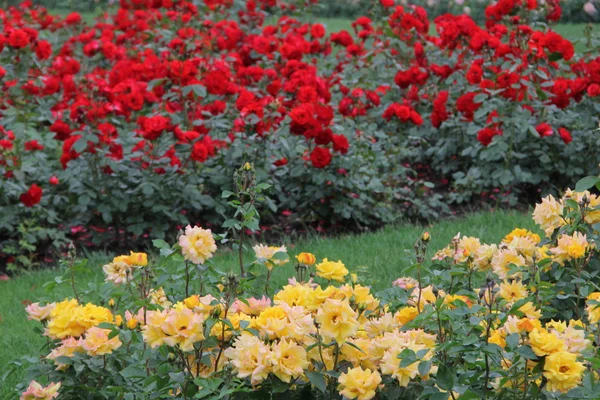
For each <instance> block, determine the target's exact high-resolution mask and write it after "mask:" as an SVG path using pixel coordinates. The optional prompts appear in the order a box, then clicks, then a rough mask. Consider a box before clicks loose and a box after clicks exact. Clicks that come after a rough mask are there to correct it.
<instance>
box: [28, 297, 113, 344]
mask: <svg viewBox="0 0 600 400" xmlns="http://www.w3.org/2000/svg"><path fill="white" fill-rule="evenodd" d="M49 307H51V310H49V309H48V308H49ZM47 311H49V312H48V313H47V317H46V318H44V319H46V320H47V326H46V333H45V334H46V335H47V336H48V337H50V338H52V339H64V338H66V337H69V336H72V337H80V336H81V335H83V333H85V332H86V331H87V330H88V329H90V328H91V327H93V326H96V325H99V324H101V323H103V322H108V323H112V322H113V320H114V317H113V314H112V312H111V311H110V310H109V309H108V308H104V307H100V306H96V305H94V304H91V303H88V304H86V305H80V304H79V303H78V302H77V300H75V299H70V300H64V301H61V302H60V303H52V304H50V305H48V306H46V307H45V311H44V314H46V312H47ZM30 317H33V318H41V317H40V316H39V315H36V314H34V316H32V314H30Z"/></svg>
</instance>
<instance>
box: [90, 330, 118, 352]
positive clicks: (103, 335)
mask: <svg viewBox="0 0 600 400" xmlns="http://www.w3.org/2000/svg"><path fill="white" fill-rule="evenodd" d="M110 332H111V331H110V329H101V328H98V327H92V328H90V329H88V331H87V332H86V334H85V338H84V339H83V342H82V343H81V347H82V348H83V349H84V350H85V351H86V352H87V353H88V355H90V356H103V355H105V354H110V353H112V352H113V350H116V349H118V348H119V347H121V345H122V343H121V340H119V336H118V335H117V336H115V337H113V338H111V339H109V338H108V335H109V334H110Z"/></svg>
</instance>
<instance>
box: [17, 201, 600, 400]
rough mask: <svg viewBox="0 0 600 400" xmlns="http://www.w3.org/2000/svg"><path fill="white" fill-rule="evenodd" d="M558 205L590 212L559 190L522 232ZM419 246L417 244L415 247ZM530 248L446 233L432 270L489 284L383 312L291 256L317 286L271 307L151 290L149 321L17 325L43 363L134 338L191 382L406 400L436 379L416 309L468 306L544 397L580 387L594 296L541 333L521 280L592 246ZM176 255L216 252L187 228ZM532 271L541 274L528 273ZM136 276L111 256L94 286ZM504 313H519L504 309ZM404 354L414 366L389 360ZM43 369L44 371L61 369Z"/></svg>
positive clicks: (259, 253)
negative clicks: (127, 335)
mask: <svg viewBox="0 0 600 400" xmlns="http://www.w3.org/2000/svg"><path fill="white" fill-rule="evenodd" d="M569 199H574V200H576V201H577V202H578V203H581V204H583V205H590V204H596V205H598V204H600V200H599V199H598V198H597V197H596V196H594V195H592V194H590V193H589V192H586V193H574V192H571V191H569V192H567V194H566V195H565V197H564V198H563V199H561V200H555V199H554V198H552V197H551V196H550V197H548V198H546V199H544V201H543V202H542V203H541V204H539V205H538V206H537V207H536V209H535V212H534V220H535V221H536V222H537V223H538V224H539V225H540V227H541V228H542V229H543V230H544V232H545V233H546V235H547V236H548V237H551V236H552V235H553V234H554V233H555V231H556V230H557V229H559V228H561V227H562V226H564V225H565V224H568V223H569V221H567V220H566V219H565V218H564V215H563V214H564V213H563V209H564V207H565V202H566V201H568V200H569ZM590 207H593V206H590ZM588 220H589V221H588ZM585 221H586V222H588V223H592V222H598V221H600V214H598V213H597V212H596V211H592V212H589V213H587V214H586V215H585ZM428 239H429V236H428V235H424V236H423V238H422V241H424V242H427V241H428ZM541 243H542V239H541V238H540V236H539V235H537V234H535V233H533V232H531V231H529V230H526V229H515V230H513V231H512V232H510V233H509V234H508V235H506V237H505V238H504V239H503V240H502V241H501V243H499V244H483V243H481V242H480V240H479V239H478V238H474V237H463V236H460V234H459V235H457V236H456V237H455V238H454V239H453V240H452V242H451V244H450V245H449V246H448V247H446V248H444V249H442V250H440V251H438V252H437V253H436V254H435V255H434V256H433V259H434V260H436V261H441V262H448V263H450V264H454V265H457V264H460V265H464V266H466V267H467V268H468V269H469V270H470V271H473V272H484V273H485V274H488V277H490V276H493V277H495V278H494V279H493V281H494V282H498V283H497V284H496V283H494V284H491V285H487V287H484V288H481V289H471V288H470V283H469V290H470V291H469V290H464V289H463V290H462V291H461V292H460V294H447V293H445V292H444V290H442V289H441V288H435V287H433V286H432V285H428V286H425V285H420V284H419V281H418V280H416V279H415V278H413V277H401V278H399V279H398V280H396V281H395V282H394V283H393V285H394V286H397V287H400V288H402V289H405V290H406V291H407V296H408V301H407V302H406V304H405V305H404V306H403V307H400V308H399V309H396V310H395V311H390V309H389V307H388V306H387V305H382V304H381V303H380V300H378V299H377V298H376V297H375V296H373V294H372V293H371V290H370V288H369V287H366V286H362V285H360V284H358V283H357V279H356V276H355V275H354V274H350V279H349V282H348V283H346V280H347V278H348V275H349V271H348V269H347V268H346V266H345V265H344V263H343V262H341V261H329V260H328V259H327V258H325V259H323V260H322V261H321V262H320V263H318V262H317V258H316V257H315V255H313V254H311V253H300V254H298V255H297V256H296V260H297V269H302V268H304V269H311V270H313V269H314V274H313V275H312V276H316V277H319V278H322V279H324V280H325V281H327V283H328V284H327V285H325V286H321V285H319V284H318V283H316V282H314V281H313V279H310V280H308V281H304V280H302V279H301V278H300V279H301V280H296V279H295V278H294V279H290V280H289V283H288V284H287V285H285V286H283V287H282V288H281V289H280V290H279V291H278V292H276V293H275V294H274V296H273V297H272V299H271V298H269V297H266V296H263V297H262V298H245V299H242V298H237V299H232V298H229V299H228V298H227V296H226V295H225V294H223V296H222V297H215V296H213V295H210V294H208V295H201V294H194V295H191V296H188V297H187V298H185V299H182V300H181V301H175V300H176V296H175V295H174V294H171V293H170V294H169V296H167V294H166V293H165V291H164V290H163V288H161V287H158V288H154V289H152V290H149V291H148V292H147V296H148V297H149V299H150V301H151V303H153V304H155V305H156V307H155V309H152V310H150V309H146V308H145V307H142V308H141V309H138V310H135V312H130V311H125V313H124V314H123V316H121V315H113V313H112V312H111V310H110V309H108V308H104V307H100V306H96V305H93V304H89V303H88V304H85V305H83V304H79V302H78V301H77V300H74V299H71V300H69V299H67V300H64V301H62V302H59V303H52V304H48V305H46V306H40V305H39V304H37V303H36V304H32V305H30V306H29V307H28V308H27V311H28V313H29V315H30V319H35V320H38V321H41V322H43V323H44V324H45V328H46V331H45V334H46V335H47V336H48V337H49V338H51V339H54V340H56V341H57V343H59V344H58V345H57V346H56V347H55V348H54V349H53V350H52V351H51V353H50V354H49V355H48V356H47V357H48V359H51V360H56V359H57V358H59V357H73V355H74V354H76V353H82V354H87V355H89V356H91V357H96V356H103V355H107V354H110V353H111V352H113V351H115V350H117V349H119V347H120V346H121V345H122V343H121V341H120V339H119V336H118V335H116V336H115V335H114V334H112V335H111V330H110V329H103V328H100V327H98V325H100V324H102V323H108V324H114V326H115V327H119V328H118V329H129V330H132V331H137V332H139V333H140V334H141V335H142V337H143V340H144V341H145V343H146V345H147V346H149V347H150V348H152V349H155V348H158V347H160V346H168V347H169V348H170V349H171V350H172V352H173V353H174V354H175V355H176V356H177V357H175V358H174V359H175V360H178V361H177V362H181V363H182V368H183V369H184V370H185V371H186V372H187V373H189V374H190V375H192V376H194V377H203V378H206V377H210V376H211V375H212V374H215V373H223V372H226V373H232V374H234V375H235V376H237V377H238V378H241V379H247V380H248V382H249V383H250V384H251V385H252V386H254V387H256V386H258V385H261V384H262V383H263V382H264V381H265V380H267V379H268V378H269V377H270V376H274V377H277V378H278V379H279V380H280V381H282V382H286V383H289V384H294V383H301V382H304V383H307V382H309V381H310V379H309V375H310V374H311V373H312V372H313V371H321V372H322V371H333V370H339V371H340V374H339V376H338V378H337V383H336V385H337V389H338V392H339V394H340V395H342V396H344V397H345V398H348V399H359V400H369V399H372V398H374V397H375V396H376V394H377V391H378V390H379V389H380V388H381V387H382V381H383V379H384V377H385V376H387V377H389V378H388V379H387V382H389V381H390V380H394V382H395V383H396V384H397V385H399V386H401V387H407V386H409V384H410V383H411V381H414V380H425V379H428V378H429V377H431V376H435V374H436V373H437V371H438V366H437V365H435V363H432V362H431V361H432V360H433V357H434V356H435V353H436V351H437V350H438V347H437V346H438V340H440V339H439V338H440V336H439V335H441V334H442V332H441V327H440V329H439V330H437V331H434V330H431V329H423V328H422V326H425V325H420V323H419V324H415V319H416V318H417V317H418V316H419V315H420V314H421V313H422V312H424V310H425V309H426V308H427V307H430V308H431V307H442V308H446V309H450V310H453V309H455V308H457V307H464V306H466V307H468V308H472V307H473V306H474V305H476V304H477V305H478V307H479V308H478V310H480V311H477V315H479V316H481V317H482V319H483V321H482V322H481V327H480V328H481V329H480V331H481V332H484V333H482V337H484V340H487V342H488V343H491V344H495V345H497V346H499V347H500V348H501V349H503V351H504V352H505V354H510V353H509V350H510V347H511V345H509V344H507V341H509V340H508V339H509V337H512V338H513V339H511V342H513V345H514V337H515V336H516V337H518V345H520V346H529V347H530V348H531V351H532V352H533V353H534V354H535V356H537V359H536V361H532V360H528V361H526V362H525V361H523V360H521V361H519V362H521V363H525V364H524V365H522V366H521V368H524V369H525V370H527V371H533V370H534V369H535V368H536V366H539V367H540V368H541V371H542V372H541V376H543V379H544V383H543V386H544V387H545V389H546V390H550V391H558V392H568V391H569V390H571V389H573V388H575V387H576V386H578V385H580V383H581V381H582V376H583V374H584V372H585V371H586V369H587V367H586V364H585V362H584V357H583V355H584V353H585V352H586V351H589V350H590V349H592V348H593V344H592V340H591V339H592V338H591V336H590V329H589V328H590V326H592V325H598V324H599V323H600V307H597V304H598V303H600V292H594V293H591V294H589V295H588V304H587V307H586V315H585V317H587V322H589V324H588V325H586V323H584V322H583V320H576V319H571V320H568V321H555V320H550V321H547V322H543V321H546V320H542V321H540V319H541V318H542V310H541V308H542V307H543V306H544V305H543V304H541V303H540V302H539V301H527V300H529V299H531V298H532V296H533V295H534V294H536V288H535V286H533V285H531V284H530V283H527V282H529V281H525V280H524V279H525V278H524V277H526V276H527V277H530V276H534V275H535V273H536V271H535V269H536V268H538V264H539V265H543V266H542V267H540V268H542V269H544V268H546V269H547V268H549V267H548V266H549V265H551V264H552V263H555V265H560V266H565V265H566V264H567V263H568V264H569V265H570V266H574V268H575V269H577V268H583V266H584V265H585V260H586V259H587V258H588V257H589V255H590V254H591V253H592V252H593V251H594V250H595V244H594V243H593V242H590V241H588V238H587V236H586V235H585V234H582V233H579V232H574V233H572V234H570V235H567V234H561V235H559V236H558V237H556V240H551V241H548V243H552V244H546V245H542V244H541ZM179 246H180V248H181V253H182V255H183V257H184V258H185V260H187V261H189V262H192V263H195V264H203V263H205V262H206V261H207V260H209V259H210V258H211V257H212V256H213V254H214V252H215V251H216V243H215V241H214V239H213V236H212V233H211V232H210V230H206V229H202V228H199V227H193V228H192V227H190V226H188V227H187V228H186V230H185V232H183V233H182V234H181V235H180V237H179ZM253 249H254V252H255V255H256V260H257V263H259V264H262V265H264V266H266V268H267V269H268V270H269V273H270V271H271V269H273V268H275V267H281V266H283V265H285V264H286V263H289V258H288V257H287V249H286V248H285V246H281V247H276V246H265V245H256V246H255V247H254V248H253ZM278 254H279V255H278ZM542 260H548V261H550V262H546V263H540V261H542ZM147 265H148V259H147V256H146V254H144V253H131V254H130V255H128V256H119V257H116V258H115V259H114V260H113V261H112V262H111V263H109V264H107V265H106V266H104V272H105V274H106V280H107V281H108V282H112V283H114V284H118V285H122V284H125V285H130V284H133V283H132V279H134V273H133V272H134V271H135V270H136V269H140V268H144V267H145V266H147ZM526 272H527V274H526ZM299 276H302V275H301V274H300V275H299ZM469 279H470V278H469ZM488 281H489V278H488ZM333 283H335V285H334V284H333ZM221 290H225V289H224V288H221ZM180 299H181V298H180ZM170 300H172V301H170ZM517 302H519V306H518V307H513V306H514V305H515V304H516V303H517ZM440 304H441V305H440ZM492 305H493V306H492ZM109 306H111V307H112V306H113V305H111V304H109ZM498 313H503V314H504V315H506V316H507V317H506V318H503V319H502V321H501V320H500V319H499V318H497V317H496V316H495V315H496V314H498ZM417 321H418V320H417ZM209 338H211V340H208V339H209ZM407 350H410V351H411V352H412V354H416V355H417V356H416V357H414V359H413V358H410V359H406V360H403V359H404V358H406V354H407ZM409 353H410V352H409ZM207 360H209V362H207ZM403 361H404V362H403ZM407 361H408V362H407ZM56 364H57V369H67V368H68V365H63V364H60V363H58V362H57V363H56ZM512 367H513V361H512V360H511V359H510V357H508V358H505V359H504V360H503V362H502V368H505V369H506V370H509V369H511V368H512ZM328 379H332V378H331V377H330V378H328ZM540 381H541V378H540ZM495 384H496V386H497V387H500V386H507V385H512V386H511V387H519V386H520V385H521V384H522V382H519V381H510V382H507V381H506V380H503V381H500V379H497V380H496V383H495ZM32 385H33V386H30V388H29V389H28V391H27V392H24V393H23V396H22V399H31V398H45V399H52V398H54V397H56V393H57V391H58V388H60V384H56V385H55V384H52V385H50V386H48V387H47V388H43V387H42V386H41V385H39V384H38V383H37V382H32ZM44 391H46V392H47V395H45V397H31V396H32V395H31V393H34V392H35V393H42V394H44V393H45V392H44ZM27 396H29V397H27ZM53 396H54V397H53ZM453 397H454V396H453Z"/></svg>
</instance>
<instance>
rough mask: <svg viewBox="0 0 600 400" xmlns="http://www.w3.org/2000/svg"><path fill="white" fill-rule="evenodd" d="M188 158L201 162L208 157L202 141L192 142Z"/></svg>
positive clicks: (206, 148)
mask: <svg viewBox="0 0 600 400" xmlns="http://www.w3.org/2000/svg"><path fill="white" fill-rule="evenodd" d="M190 158H191V159H192V160H194V161H196V162H200V163H203V162H204V161H206V160H207V159H208V147H206V145H205V144H204V143H203V142H196V143H194V146H193V147H192V152H191V154H190Z"/></svg>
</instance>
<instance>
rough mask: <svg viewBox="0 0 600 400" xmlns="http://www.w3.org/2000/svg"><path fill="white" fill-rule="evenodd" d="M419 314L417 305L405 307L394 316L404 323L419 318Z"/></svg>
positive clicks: (401, 323)
mask: <svg viewBox="0 0 600 400" xmlns="http://www.w3.org/2000/svg"><path fill="white" fill-rule="evenodd" d="M417 315H419V311H418V310H417V307H404V308H401V309H400V310H398V311H397V312H396V314H394V318H396V321H398V323H399V324H400V325H404V324H407V323H409V322H410V321H412V320H413V319H415V318H417Z"/></svg>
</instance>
